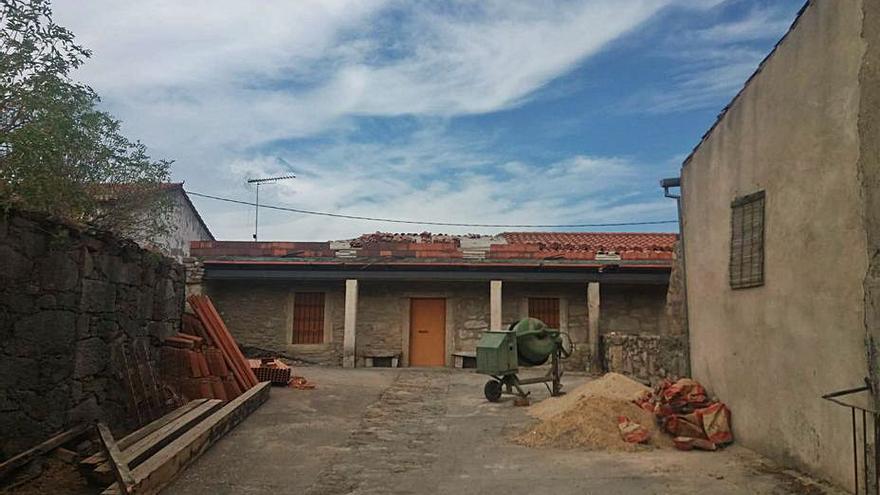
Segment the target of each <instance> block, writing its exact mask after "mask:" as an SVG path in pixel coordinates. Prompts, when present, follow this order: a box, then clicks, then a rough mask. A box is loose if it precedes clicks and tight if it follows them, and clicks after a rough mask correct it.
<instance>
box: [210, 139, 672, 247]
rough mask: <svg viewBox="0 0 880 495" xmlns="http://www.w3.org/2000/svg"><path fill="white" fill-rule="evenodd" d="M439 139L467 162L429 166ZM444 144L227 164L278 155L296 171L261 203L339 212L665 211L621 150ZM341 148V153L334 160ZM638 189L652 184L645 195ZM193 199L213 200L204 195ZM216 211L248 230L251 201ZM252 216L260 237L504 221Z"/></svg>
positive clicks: (524, 216)
mask: <svg viewBox="0 0 880 495" xmlns="http://www.w3.org/2000/svg"><path fill="white" fill-rule="evenodd" d="M425 138H427V137H425ZM447 145H448V148H447V149H445V150H444V151H442V152H441V153H442V154H443V156H444V160H449V161H452V162H458V163H466V162H471V163H473V166H471V167H461V168H458V169H452V168H451V169H447V172H446V173H440V174H437V173H436V169H435V168H432V164H433V162H432V161H431V160H432V159H431V156H432V154H433V152H435V151H439V150H440V149H441V148H444V147H445V146H447ZM447 145H438V146H434V147H432V148H422V143H421V142H420V141H419V140H415V141H413V142H409V143H405V144H402V145H401V144H399V145H396V146H392V147H385V146H382V145H377V144H370V145H357V144H350V145H348V146H344V147H340V146H335V145H334V146H331V147H329V148H327V149H318V150H314V151H310V152H308V153H304V154H296V153H286V154H284V155H283V156H281V157H278V156H260V157H257V158H254V159H250V160H239V161H236V162H235V163H233V164H232V165H231V168H232V170H233V171H234V173H235V174H237V176H238V177H241V178H242V179H243V178H245V177H253V176H273V175H277V174H281V173H286V172H287V171H288V168H287V166H286V164H287V163H290V164H294V165H295V167H296V169H297V171H298V177H297V179H295V180H292V181H285V182H279V183H276V184H273V185H271V186H265V187H263V188H261V192H260V197H261V203H263V204H274V205H283V206H289V207H293V208H299V209H306V210H319V211H329V212H332V213H344V214H349V215H361V216H372V217H383V218H397V219H409V220H417V221H418V220H431V221H439V222H464V223H503V224H510V223H518V224H563V223H565V224H567V223H605V222H615V221H627V220H632V219H633V218H640V219H648V220H669V219H674V218H675V209H674V203H673V202H671V201H668V200H665V199H664V198H663V197H662V195H661V194H660V192H659V190H658V189H657V188H656V187H655V184H656V180H655V177H654V176H653V175H652V174H644V173H642V172H641V170H642V167H641V166H639V164H636V163H634V162H632V161H631V160H628V159H626V158H620V157H593V156H575V157H572V158H569V159H565V160H560V161H557V162H554V163H547V164H545V163H525V162H506V163H503V162H493V161H492V159H491V157H490V156H482V155H481V154H480V153H477V152H473V151H471V150H468V149H466V148H467V147H466V146H461V147H459V146H455V144H454V143H447ZM340 150H345V151H344V152H340ZM343 156H345V157H347V159H344V160H343V161H340V159H341V158H342V157H343ZM355 157H357V158H355ZM349 159H350V160H349ZM422 160H425V162H424V163H425V165H426V166H425V168H419V167H415V166H410V165H414V164H416V163H420V162H421V161H422ZM391 162H395V163H399V164H401V166H400V167H398V168H397V169H396V170H395V172H394V173H377V171H380V170H382V169H383V167H384V166H385V164H387V163H391ZM239 183H243V180H241V181H239ZM645 190H648V191H655V190H656V191H657V192H656V194H648V195H647V196H645V195H644V193H643V192H644V191H645ZM235 194H236V195H237V197H239V198H241V199H244V200H248V201H250V200H252V199H253V191H252V190H251V191H245V190H244V189H243V188H241V189H238V190H237V191H236V192H235ZM199 204H200V205H206V206H208V205H213V204H214V203H211V202H208V201H207V200H205V201H202V202H200V203H199ZM222 218H223V222H222V225H221V227H220V228H219V229H217V230H218V232H217V233H218V234H219V235H220V237H222V238H229V237H238V238H241V239H244V238H246V237H247V236H248V235H250V232H251V231H252V222H253V208H247V207H241V206H233V207H229V208H228V213H226V214H225V216H223V217H222ZM260 218H261V236H260V237H261V238H262V239H265V240H269V239H312V240H326V239H342V238H348V237H353V236H357V235H359V234H360V233H363V232H372V231H376V230H391V231H422V230H426V229H428V230H433V231H435V232H447V233H468V232H481V233H485V232H500V231H503V230H510V229H504V228H477V227H442V226H434V227H431V226H424V225H421V226H420V225H406V224H394V223H384V222H369V221H355V220H339V219H332V218H326V217H316V216H307V215H300V214H295V213H288V212H277V211H276V212H273V211H269V210H262V211H261V213H260ZM674 227H675V226H674V225H668V226H666V227H665V228H667V229H674ZM245 233H247V234H245Z"/></svg>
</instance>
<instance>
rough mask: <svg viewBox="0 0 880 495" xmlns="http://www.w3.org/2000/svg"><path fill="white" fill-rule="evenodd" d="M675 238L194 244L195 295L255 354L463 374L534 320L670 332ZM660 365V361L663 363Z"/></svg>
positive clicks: (581, 331)
mask: <svg viewBox="0 0 880 495" xmlns="http://www.w3.org/2000/svg"><path fill="white" fill-rule="evenodd" d="M676 239H677V235H675V234H587V233H581V234H561V233H537V234H532V233H522V234H520V233H508V234H501V235H498V236H462V237H459V236H438V235H430V234H422V235H400V234H372V235H367V236H362V237H361V238H359V239H355V240H352V241H341V242H326V243H302V242H297V243H268V242H261V243H253V242H196V243H193V248H192V254H193V256H196V257H198V258H199V265H200V269H199V271H198V273H199V275H200V277H201V280H199V281H197V283H198V284H199V290H203V291H204V292H206V293H207V294H208V295H209V296H211V298H212V299H213V300H214V302H215V304H216V305H217V307H218V309H219V311H220V312H221V314H222V316H223V318H224V320H225V321H226V323H227V325H228V326H229V328H230V330H231V331H232V332H233V334H234V335H235V337H236V339H237V341H238V342H239V344H240V345H242V346H243V347H244V348H245V349H246V350H249V351H251V352H254V353H269V354H273V355H282V356H286V357H288V358H291V359H299V360H303V361H307V362H311V363H317V364H329V365H344V366H371V365H372V366H378V365H383V366H384V365H398V366H456V365H458V366H461V365H464V366H467V365H468V363H472V360H473V356H474V351H475V348H476V344H477V341H478V340H479V338H480V336H481V333H482V332H483V331H485V330H489V329H501V328H506V327H507V326H508V325H510V324H511V323H513V322H516V321H518V320H519V319H521V318H524V317H527V316H532V317H537V318H539V319H541V320H543V321H545V322H546V323H547V324H548V325H550V326H552V327H556V328H560V329H562V330H563V331H565V332H567V333H568V334H569V335H570V336H571V338H572V341H573V342H575V343H576V344H577V351H576V353H575V355H574V356H572V358H571V359H569V360H568V363H567V366H568V367H569V368H574V369H597V368H601V367H602V354H601V352H602V349H601V346H600V341H601V336H602V335H603V334H610V333H625V334H633V335H650V336H656V337H658V338H659V337H669V338H675V339H680V336H678V335H668V333H669V330H668V329H669V328H671V327H672V326H671V325H670V324H669V323H668V320H669V319H668V317H667V305H666V295H667V285H668V281H669V272H670V269H671V266H672V259H673V255H672V251H673V246H674V244H675V242H676ZM658 363H659V360H658Z"/></svg>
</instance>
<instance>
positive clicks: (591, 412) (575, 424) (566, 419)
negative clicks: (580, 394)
mask: <svg viewBox="0 0 880 495" xmlns="http://www.w3.org/2000/svg"><path fill="white" fill-rule="evenodd" d="M618 416H626V417H627V418H629V419H630V420H632V421H635V422H637V423H639V424H640V425H642V426H643V427H645V428H646V429H647V430H648V431H649V432H650V433H651V437H650V440H649V441H648V443H647V444H633V443H627V442H625V441H624V440H623V438H621V436H620V431H619V429H618V427H617V418H618ZM513 440H514V442H516V443H518V444H520V445H525V446H527V447H559V448H569V449H571V448H578V449H586V450H613V451H627V452H636V451H640V450H651V449H653V448H669V447H672V439H671V438H670V437H669V436H667V435H666V434H664V433H663V432H661V431H660V430H659V428H658V427H657V426H656V423H655V421H654V416H653V415H652V414H651V413H649V412H647V411H645V410H643V409H641V408H640V407H638V406H636V405H635V404H633V403H632V402H628V401H625V400H620V399H611V398H607V397H602V396H587V397H584V398H582V399H580V400H579V401H578V402H577V403H575V406H574V407H571V408H569V409H568V410H566V411H563V412H561V413H559V414H557V415H555V416H553V417H552V418H550V419H547V420H544V421H541V422H540V423H537V424H535V425H533V426H532V427H531V428H529V429H528V430H526V431H525V432H523V433H521V434H519V435H517V436H516V437H514V439H513Z"/></svg>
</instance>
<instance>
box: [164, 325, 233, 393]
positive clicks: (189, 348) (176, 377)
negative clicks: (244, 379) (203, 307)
mask: <svg viewBox="0 0 880 495" xmlns="http://www.w3.org/2000/svg"><path fill="white" fill-rule="evenodd" d="M184 316H185V317H186V316H192V315H184ZM183 330H184V331H183V332H181V333H178V334H177V335H175V336H172V337H168V338H166V339H165V340H164V341H163V345H162V351H161V352H162V356H161V357H162V368H161V369H162V378H163V380H164V381H165V383H167V384H168V385H170V386H171V387H172V388H174V389H175V391H176V392H177V393H178V394H179V395H181V396H183V397H185V398H186V399H187V400H195V399H220V400H224V401H226V400H230V399H234V398H235V397H238V396H239V395H241V388H240V387H239V386H238V384H237V383H236V382H235V380H234V379H233V378H232V376H231V373H230V372H229V368H227V367H226V364H225V363H224V362H223V357H222V355H221V354H220V351H219V350H218V349H217V348H216V347H213V346H210V345H207V344H206V343H205V339H203V338H202V337H199V336H197V335H193V334H192V333H188V332H193V333H195V329H193V328H192V326H191V322H190V323H189V324H188V323H187V318H184V323H183ZM218 356H219V360H218V359H217V357H218Z"/></svg>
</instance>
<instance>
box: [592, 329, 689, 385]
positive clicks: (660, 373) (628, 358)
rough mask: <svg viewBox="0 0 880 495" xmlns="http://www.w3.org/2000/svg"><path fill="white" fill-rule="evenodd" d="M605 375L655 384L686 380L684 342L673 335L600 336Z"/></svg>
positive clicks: (686, 363)
mask: <svg viewBox="0 0 880 495" xmlns="http://www.w3.org/2000/svg"><path fill="white" fill-rule="evenodd" d="M601 348H602V357H603V359H604V365H605V370H606V371H614V372H616V373H622V374H624V375H628V376H631V377H633V378H637V379H639V380H641V381H644V382H650V383H651V384H655V383H657V382H658V381H660V380H662V379H664V378H676V377H683V376H687V370H688V362H687V340H686V339H685V337H683V336H677V335H672V336H670V335H638V334H626V333H615V332H612V333H608V334H605V335H603V336H602V345H601Z"/></svg>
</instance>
